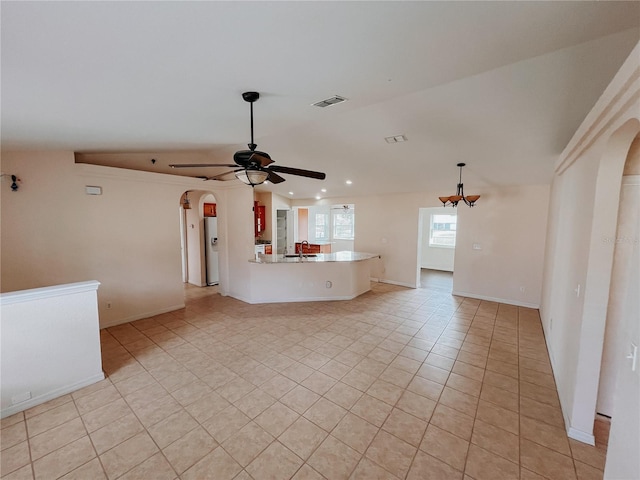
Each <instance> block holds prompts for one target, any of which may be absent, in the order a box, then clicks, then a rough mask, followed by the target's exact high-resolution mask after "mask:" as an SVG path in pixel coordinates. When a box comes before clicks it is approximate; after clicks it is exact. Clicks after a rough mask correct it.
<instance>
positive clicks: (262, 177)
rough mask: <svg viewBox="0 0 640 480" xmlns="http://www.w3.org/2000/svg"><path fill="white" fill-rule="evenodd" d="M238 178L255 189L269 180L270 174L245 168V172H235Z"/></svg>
mask: <svg viewBox="0 0 640 480" xmlns="http://www.w3.org/2000/svg"><path fill="white" fill-rule="evenodd" d="M235 175H236V178H237V179H238V180H240V181H241V182H242V183H246V184H247V185H251V186H252V187H255V186H256V185H260V184H262V183H264V182H265V181H266V180H267V178H269V172H265V171H263V170H258V169H254V168H245V169H244V170H236V171H235Z"/></svg>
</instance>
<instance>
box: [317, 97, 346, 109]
mask: <svg viewBox="0 0 640 480" xmlns="http://www.w3.org/2000/svg"><path fill="white" fill-rule="evenodd" d="M345 101H347V99H346V98H344V97H341V96H339V95H334V96H333V97H331V98H327V99H325V100H320V101H319V102H316V103H314V104H312V105H313V106H314V107H322V108H324V107H330V106H331V105H336V104H338V103H342V102H345Z"/></svg>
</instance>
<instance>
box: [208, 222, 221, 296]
mask: <svg viewBox="0 0 640 480" xmlns="http://www.w3.org/2000/svg"><path fill="white" fill-rule="evenodd" d="M204 252H205V253H204V254H205V259H206V265H207V285H218V283H219V282H220V274H219V273H218V219H217V218H216V217H204Z"/></svg>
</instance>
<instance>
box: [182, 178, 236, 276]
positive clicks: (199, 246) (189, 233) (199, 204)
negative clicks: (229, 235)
mask: <svg viewBox="0 0 640 480" xmlns="http://www.w3.org/2000/svg"><path fill="white" fill-rule="evenodd" d="M218 202H219V201H218V197H216V195H215V192H213V191H208V190H188V191H186V192H184V193H183V194H182V195H181V197H180V212H179V213H180V229H181V252H182V264H183V279H182V280H183V282H184V283H185V284H190V285H195V286H197V287H206V286H207V284H208V283H216V284H217V283H218V281H217V280H216V282H208V280H207V255H206V251H207V248H206V247H207V244H206V241H207V239H206V238H205V234H206V233H207V229H206V227H205V225H206V222H205V219H206V218H209V217H210V216H213V217H215V218H217V213H218V211H219V210H220V209H219V208H217V207H218ZM211 205H214V207H213V209H214V210H213V211H211ZM215 237H216V238H221V237H222V235H220V234H217V235H216V236H215ZM221 244H223V242H222V241H220V242H219V243H217V245H216V248H215V250H217V251H218V253H219V256H220V257H224V256H226V253H225V252H224V251H222V249H221V248H220V247H219V246H220V245H221ZM209 250H211V249H209ZM209 268H211V267H210V266H209Z"/></svg>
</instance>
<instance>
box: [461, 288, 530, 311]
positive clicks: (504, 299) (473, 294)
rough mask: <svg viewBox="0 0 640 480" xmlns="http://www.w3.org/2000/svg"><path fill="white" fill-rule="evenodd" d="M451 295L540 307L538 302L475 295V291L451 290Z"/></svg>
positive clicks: (527, 306)
mask: <svg viewBox="0 0 640 480" xmlns="http://www.w3.org/2000/svg"><path fill="white" fill-rule="evenodd" d="M451 295H456V296H459V297H468V298H476V299H478V300H487V301H488V302H497V303H506V304H507V305H515V306H517V307H526V308H536V309H538V308H540V304H538V303H527V302H520V301H518V300H513V299H510V298H497V297H489V296H487V295H476V294H475V293H469V292H460V291H453V292H451Z"/></svg>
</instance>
